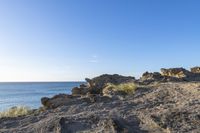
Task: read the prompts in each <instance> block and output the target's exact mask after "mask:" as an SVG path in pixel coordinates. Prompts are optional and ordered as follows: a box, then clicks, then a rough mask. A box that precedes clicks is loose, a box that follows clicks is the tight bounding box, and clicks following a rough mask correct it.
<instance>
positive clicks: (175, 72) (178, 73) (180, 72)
mask: <svg viewBox="0 0 200 133" xmlns="http://www.w3.org/2000/svg"><path fill="white" fill-rule="evenodd" d="M161 74H162V75H163V76H168V77H175V78H187V77H189V76H191V75H192V73H191V72H190V71H188V70H186V69H184V68H170V69H164V68H162V69H161Z"/></svg>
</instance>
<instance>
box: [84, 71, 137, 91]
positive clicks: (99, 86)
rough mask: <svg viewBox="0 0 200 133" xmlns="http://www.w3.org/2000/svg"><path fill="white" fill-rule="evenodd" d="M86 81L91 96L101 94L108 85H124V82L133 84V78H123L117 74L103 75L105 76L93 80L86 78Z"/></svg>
mask: <svg viewBox="0 0 200 133" xmlns="http://www.w3.org/2000/svg"><path fill="white" fill-rule="evenodd" d="M86 81H87V82H88V83H89V85H90V92H91V93H92V94H102V90H103V88H104V87H105V86H106V85H107V84H108V83H112V84H115V85H118V84H121V83H125V82H134V81H135V78H134V77H125V76H121V75H118V74H114V75H108V74H105V75H101V76H99V77H96V78H93V79H88V78H86Z"/></svg>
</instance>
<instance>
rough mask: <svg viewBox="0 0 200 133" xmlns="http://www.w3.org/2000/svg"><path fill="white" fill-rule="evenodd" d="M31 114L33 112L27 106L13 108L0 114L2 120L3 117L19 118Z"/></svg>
mask: <svg viewBox="0 0 200 133" xmlns="http://www.w3.org/2000/svg"><path fill="white" fill-rule="evenodd" d="M31 112H32V110H31V109H30V108H29V107H25V106H18V107H12V108H10V109H8V110H5V111H3V112H0V118H2V117H18V116H23V115H28V114H30V113H31Z"/></svg>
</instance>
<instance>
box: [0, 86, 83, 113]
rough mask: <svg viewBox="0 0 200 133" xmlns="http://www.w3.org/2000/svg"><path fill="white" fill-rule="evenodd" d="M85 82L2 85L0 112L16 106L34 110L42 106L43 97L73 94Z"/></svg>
mask: <svg viewBox="0 0 200 133" xmlns="http://www.w3.org/2000/svg"><path fill="white" fill-rule="evenodd" d="M82 83H84V82H20V83H0V111H4V110H6V109H8V108H11V107H14V106H27V107H30V108H32V109H35V108H38V107H40V106H41V102H40V99H41V98H42V97H52V96H54V95H56V94H60V93H66V94H71V89H72V88H73V87H77V86H79V85H80V84H82Z"/></svg>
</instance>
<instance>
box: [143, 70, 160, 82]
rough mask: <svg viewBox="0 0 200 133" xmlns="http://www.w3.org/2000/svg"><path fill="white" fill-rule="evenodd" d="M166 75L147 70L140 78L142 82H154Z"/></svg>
mask: <svg viewBox="0 0 200 133" xmlns="http://www.w3.org/2000/svg"><path fill="white" fill-rule="evenodd" d="M163 79H164V76H162V75H161V74H160V73H159V72H154V73H149V72H145V73H144V74H143V75H142V77H141V78H140V82H154V81H162V80H163Z"/></svg>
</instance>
